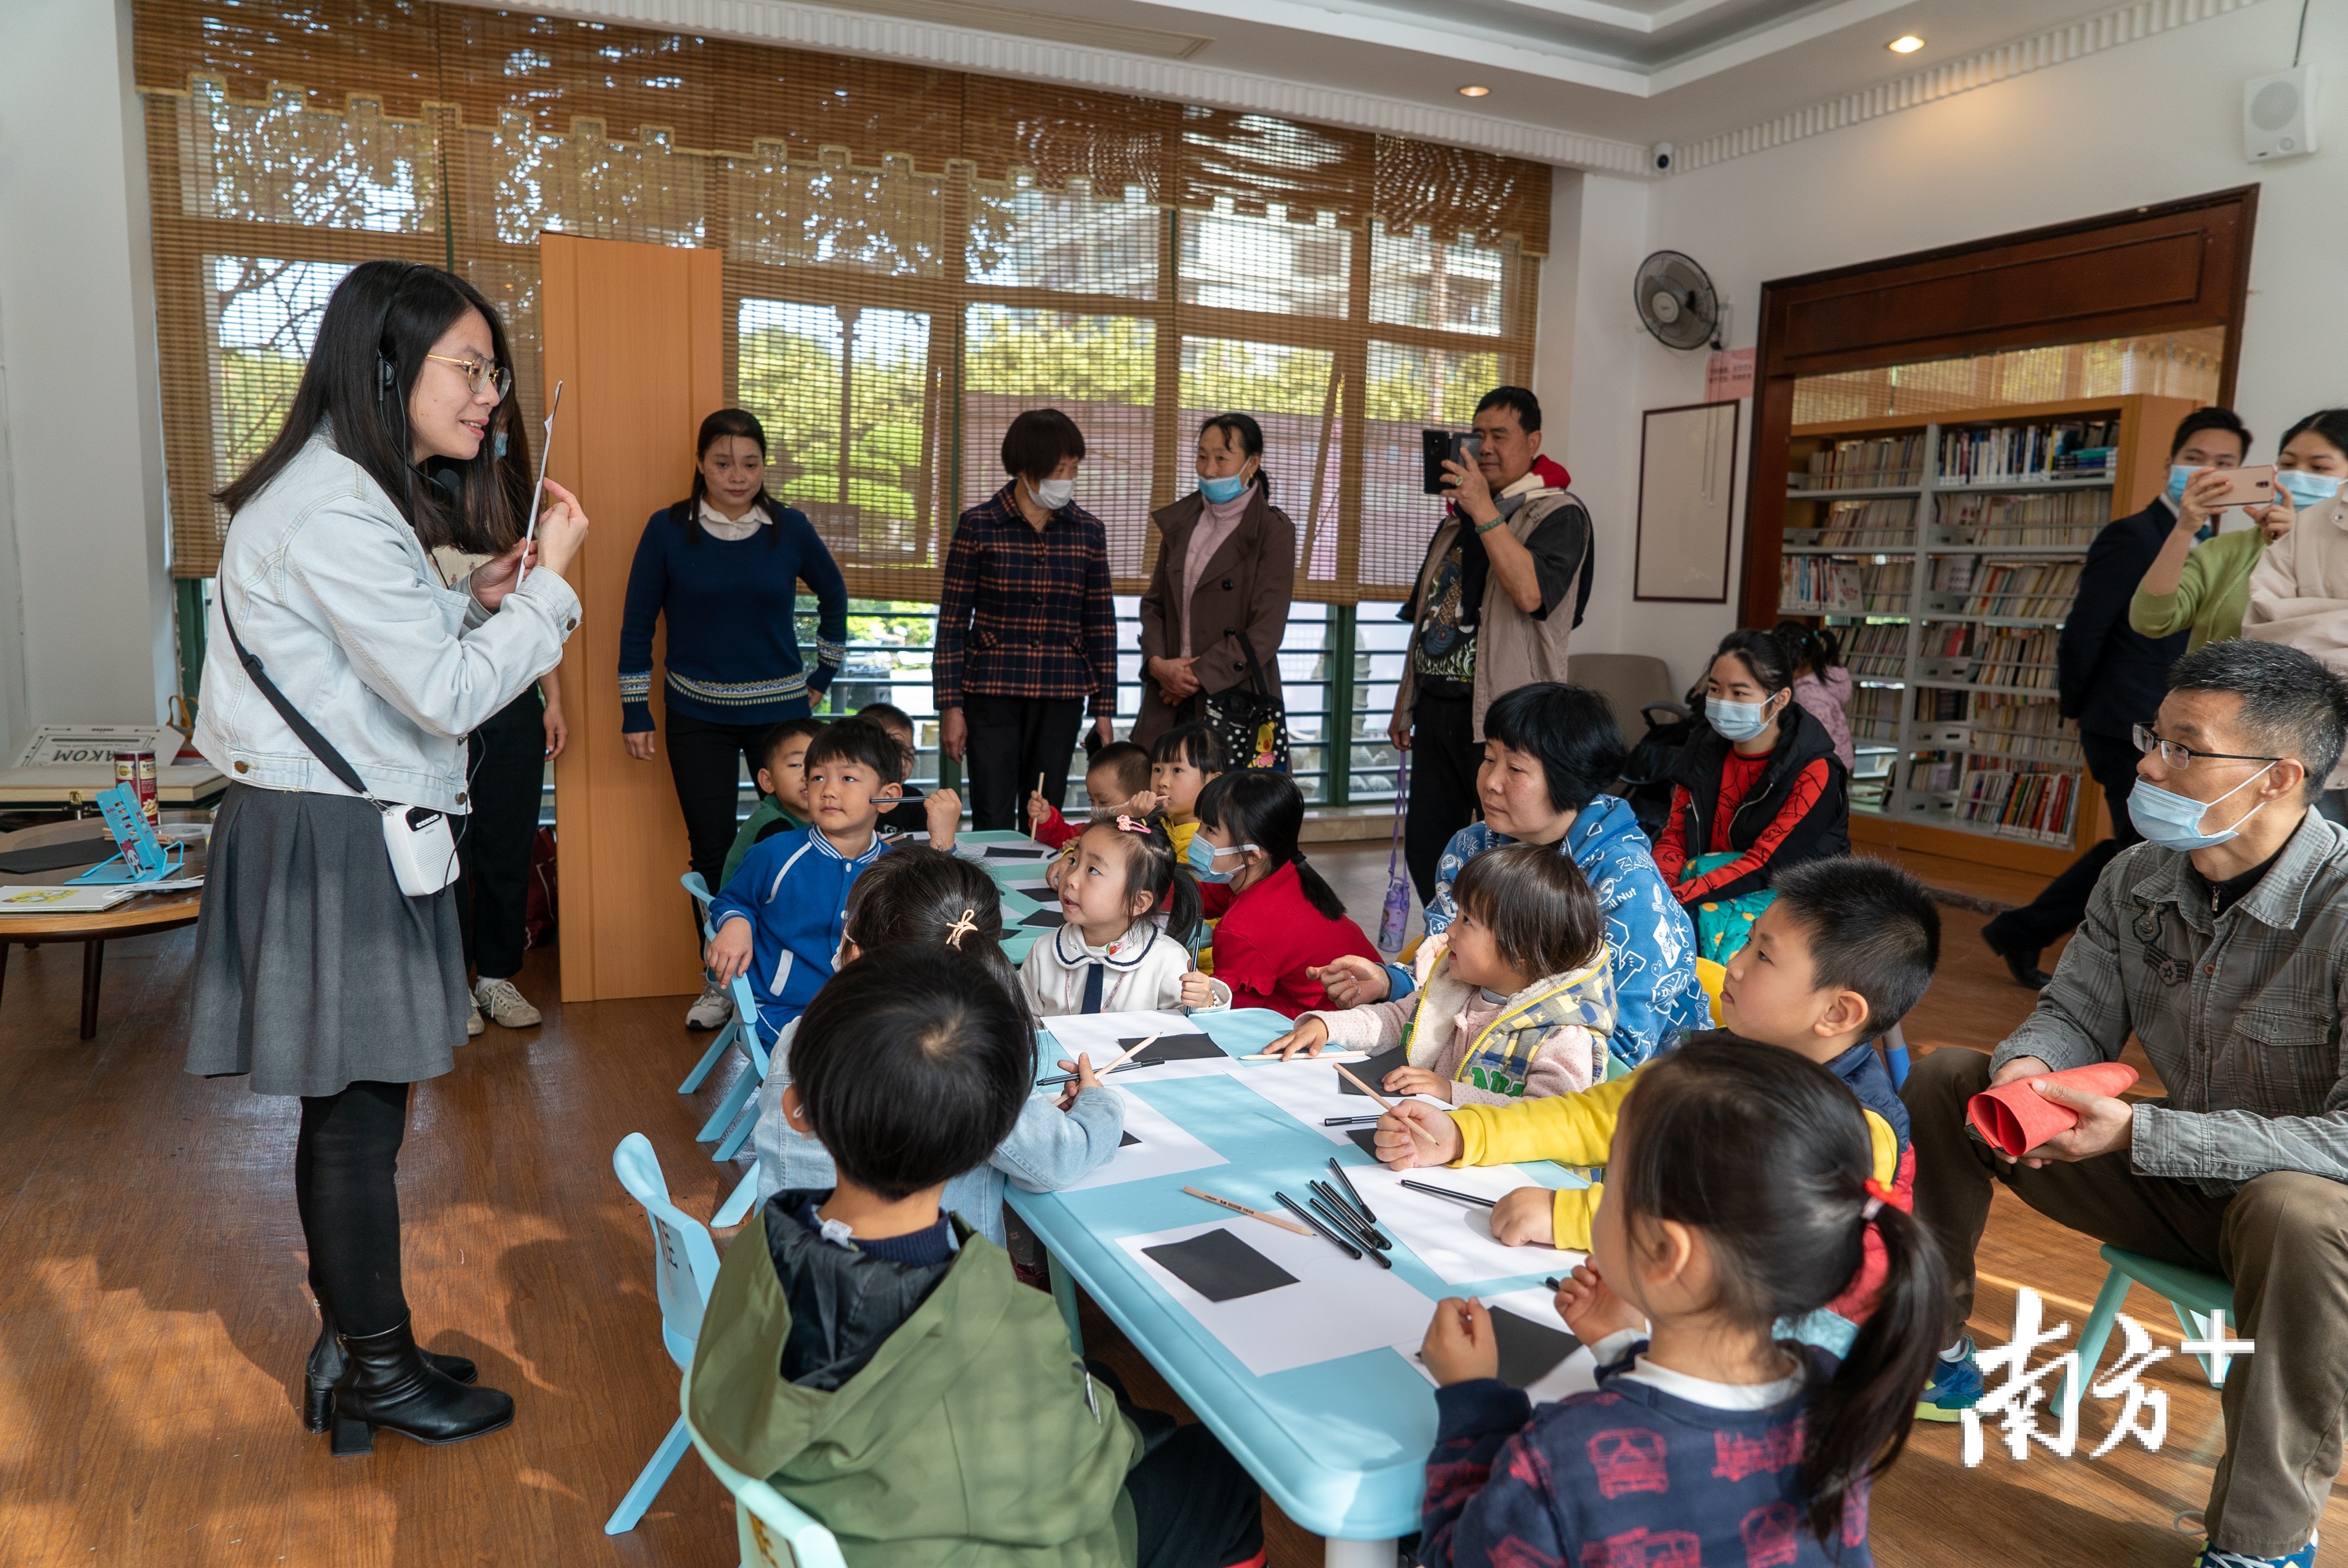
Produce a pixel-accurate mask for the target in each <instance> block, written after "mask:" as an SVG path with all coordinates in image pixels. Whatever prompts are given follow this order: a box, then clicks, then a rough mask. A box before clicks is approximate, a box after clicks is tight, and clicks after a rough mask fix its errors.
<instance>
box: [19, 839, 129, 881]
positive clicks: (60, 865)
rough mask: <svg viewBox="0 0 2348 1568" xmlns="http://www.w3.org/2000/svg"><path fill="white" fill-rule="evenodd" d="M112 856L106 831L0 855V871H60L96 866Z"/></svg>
mask: <svg viewBox="0 0 2348 1568" xmlns="http://www.w3.org/2000/svg"><path fill="white" fill-rule="evenodd" d="M113 857H114V840H113V839H111V838H109V837H108V836H107V835H105V834H102V833H101V834H99V835H97V836H96V837H93V838H68V839H67V840H66V841H65V842H63V843H62V844H36V845H29V846H28V847H26V848H24V849H12V850H10V851H8V852H7V853H6V854H5V855H0V871H5V872H6V873H7V874H8V875H9V876H32V875H33V874H34V873H36V872H40V871H62V870H64V869H65V868H66V867H67V866H95V865H97V864H98V862H99V861H101V860H110V859H112V858H113Z"/></svg>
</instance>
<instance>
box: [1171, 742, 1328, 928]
mask: <svg viewBox="0 0 2348 1568" xmlns="http://www.w3.org/2000/svg"><path fill="white" fill-rule="evenodd" d="M1198 815H1199V825H1200V826H1201V827H1211V828H1215V829H1217V830H1218V831H1220V832H1223V833H1228V834H1230V835H1231V840H1232V842H1233V843H1235V844H1252V845H1255V846H1256V847H1257V848H1258V849H1261V850H1262V851H1263V853H1264V856H1265V857H1266V858H1267V859H1268V860H1269V861H1270V863H1271V869H1272V870H1274V871H1277V870H1279V869H1280V868H1281V867H1282V866H1295V867H1296V883H1297V886H1299V887H1301V888H1303V891H1304V901H1305V902H1306V903H1308V904H1310V905H1312V906H1313V907H1314V908H1315V909H1318V910H1320V911H1321V913H1322V914H1323V915H1324V916H1326V917H1329V918H1330V919H1332V920H1342V919H1344V917H1345V901H1344V899H1342V898H1340V897H1337V894H1336V890H1335V889H1334V888H1332V887H1331V886H1329V884H1328V883H1326V882H1324V881H1323V880H1322V879H1321V874H1320V873H1319V872H1318V871H1315V870H1313V867H1311V866H1307V865H1306V864H1305V863H1304V851H1303V849H1302V848H1301V847H1299V846H1298V845H1297V842H1296V836H1297V835H1298V834H1300V833H1302V832H1303V830H1304V797H1303V795H1301V794H1297V793H1296V781H1295V780H1293V779H1292V778H1290V777H1289V776H1288V775H1287V774H1282V773H1274V772H1273V771H1272V769H1270V768H1241V769H1239V770H1238V771H1237V772H1234V773H1228V774H1220V775H1219V776H1218V777H1217V778H1216V779H1215V781H1214V782H1213V783H1212V784H1209V785H1208V786H1207V787H1206V788H1205V789H1202V790H1200V792H1199V806H1198Z"/></svg>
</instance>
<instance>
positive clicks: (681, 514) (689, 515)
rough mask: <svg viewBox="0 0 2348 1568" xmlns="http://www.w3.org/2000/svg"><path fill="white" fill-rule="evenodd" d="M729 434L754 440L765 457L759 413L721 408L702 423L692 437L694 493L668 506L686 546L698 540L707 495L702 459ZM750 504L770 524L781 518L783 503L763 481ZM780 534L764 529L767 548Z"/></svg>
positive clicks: (779, 530)
mask: <svg viewBox="0 0 2348 1568" xmlns="http://www.w3.org/2000/svg"><path fill="white" fill-rule="evenodd" d="M726 436H743V437H745V438H746V439H747V440H751V441H755V442H757V444H758V456H760V457H761V458H764V457H765V456H767V427H766V426H765V425H761V424H759V423H758V416H757V415H755V414H753V413H751V412H750V411H749V410H748V409H747V408H721V409H719V410H718V411H717V412H716V413H715V414H713V415H710V416H709V417H708V418H706V419H705V420H703V421H702V422H701V434H700V435H699V436H695V438H694V443H693V493H692V494H691V495H689V496H687V497H685V499H684V500H682V501H679V502H678V503H677V504H676V505H675V506H674V507H670V508H669V512H668V515H669V516H670V518H673V519H675V522H676V525H677V526H678V527H679V528H683V529H684V530H685V543H686V544H688V545H697V544H699V543H700V542H701V533H702V528H701V503H702V502H703V501H704V500H705V499H707V498H708V496H709V481H708V480H707V479H705V478H703V477H702V475H701V460H702V459H703V458H704V457H706V456H709V449H710V448H711V447H712V446H716V445H717V443H718V442H720V441H722V440H724V439H725V438H726ZM750 504H751V505H752V506H754V507H757V508H758V509H759V510H760V511H762V512H764V513H766V514H767V522H768V523H769V524H776V523H780V522H781V521H782V520H783V504H782V503H781V502H780V501H778V500H777V499H775V497H772V496H770V495H768V494H767V487H766V484H765V482H764V481H763V480H762V481H761V482H760V483H759V486H758V493H757V495H756V496H753V497H751V498H750ZM782 537H783V530H782V529H781V528H774V527H769V528H767V548H770V549H771V548H774V544H775V541H776V540H777V539H779V538H782Z"/></svg>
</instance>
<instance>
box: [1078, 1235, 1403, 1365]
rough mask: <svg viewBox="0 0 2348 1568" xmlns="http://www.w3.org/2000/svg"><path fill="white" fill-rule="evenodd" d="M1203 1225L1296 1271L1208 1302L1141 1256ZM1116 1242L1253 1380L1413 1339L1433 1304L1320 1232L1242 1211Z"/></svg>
mask: <svg viewBox="0 0 2348 1568" xmlns="http://www.w3.org/2000/svg"><path fill="white" fill-rule="evenodd" d="M1211 1230H1228V1231H1230V1232H1231V1234H1232V1235H1236V1236H1238V1237H1239V1238H1240V1239H1241V1240H1242V1241H1244V1242H1246V1243H1247V1244H1248V1245H1250V1246H1251V1247H1253V1248H1255V1250H1256V1251H1258V1252H1260V1253H1262V1255H1264V1256H1266V1257H1268V1258H1270V1259H1272V1262H1274V1263H1276V1264H1278V1265H1280V1266H1281V1267H1282V1268H1284V1269H1286V1270H1287V1271H1288V1272H1289V1273H1290V1274H1292V1275H1294V1276H1296V1283H1295V1284H1293V1285H1283V1286H1281V1287H1280V1288H1279V1289H1277V1290H1266V1291H1262V1292H1260V1293H1259V1294H1257V1295H1254V1296H1240V1297H1239V1298H1238V1299H1236V1300H1232V1301H1222V1302H1215V1301H1209V1300H1208V1299H1207V1298H1206V1297H1205V1296H1201V1295H1200V1294H1199V1293H1198V1292H1197V1291H1195V1290H1192V1289H1191V1288H1190V1287H1189V1286H1187V1285H1185V1284H1183V1283H1182V1282H1181V1281H1180V1280H1179V1279H1177V1278H1175V1277H1174V1276H1173V1275H1172V1274H1171V1273H1169V1272H1168V1271H1167V1270H1166V1269H1164V1268H1161V1267H1159V1266H1158V1265H1157V1264H1156V1263H1154V1262H1152V1261H1151V1260H1150V1259H1148V1258H1147V1257H1145V1256H1143V1255H1142V1252H1141V1249H1142V1248H1144V1247H1148V1246H1159V1245H1164V1244H1166V1243H1168V1242H1178V1241H1188V1240H1189V1239H1190V1238H1191V1237H1192V1236H1195V1235H1203V1234H1205V1233H1206V1232H1208V1231H1211ZM1117 1245H1119V1246H1121V1247H1123V1248H1124V1249H1125V1250H1126V1252H1127V1253H1128V1255H1131V1256H1132V1258H1133V1260H1134V1262H1135V1263H1136V1264H1138V1265H1139V1266H1140V1267H1141V1270H1142V1272H1143V1273H1145V1274H1147V1275H1148V1276H1149V1278H1150V1280H1151V1282H1152V1283H1153V1284H1155V1285H1156V1286H1158V1287H1159V1289H1161V1290H1163V1291H1165V1292H1166V1294H1167V1295H1169V1296H1172V1297H1173V1298H1174V1300H1175V1302H1176V1303H1177V1304H1178V1305H1179V1306H1180V1307H1181V1308H1182V1309H1183V1310H1184V1311H1185V1312H1188V1313H1189V1315H1190V1316H1191V1317H1195V1318H1197V1319H1198V1320H1199V1322H1200V1325H1202V1326H1203V1327H1205V1328H1206V1330H1207V1331H1208V1332H1209V1333H1210V1334H1212V1335H1213V1336H1214V1337H1216V1338H1217V1339H1219V1340H1220V1341H1221V1342H1222V1346H1223V1348H1225V1349H1226V1350H1229V1351H1230V1352H1231V1354H1232V1355H1234V1356H1236V1357H1238V1358H1239V1359H1240V1363H1241V1365H1242V1366H1244V1367H1245V1368H1247V1369H1248V1370H1249V1371H1251V1372H1252V1373H1254V1374H1255V1375H1256V1376H1257V1377H1259V1378H1262V1377H1269V1376H1270V1375H1271V1374H1272V1373H1274V1372H1285V1371H1288V1370H1290V1369H1291V1368H1296V1367H1310V1366H1313V1364H1314V1363H1316V1362H1321V1361H1334V1360H1336V1359H1337V1358H1340V1357H1344V1356H1355V1355H1359V1354H1360V1353H1361V1352H1363V1351H1365V1350H1375V1349H1377V1348H1379V1347H1381V1346H1386V1345H1399V1344H1402V1343H1404V1342H1405V1341H1406V1340H1407V1341H1408V1342H1409V1343H1410V1344H1412V1345H1416V1344H1417V1343H1418V1341H1419V1340H1420V1339H1421V1338H1422V1337H1425V1335H1426V1324H1427V1319H1428V1318H1429V1317H1432V1316H1433V1315H1434V1312H1435V1304H1434V1303H1433V1302H1432V1301H1429V1300H1428V1299H1427V1298H1426V1296H1421V1295H1420V1294H1419V1293H1418V1292H1417V1291H1416V1290H1415V1289H1413V1288H1412V1287H1411V1286H1409V1285H1408V1284H1406V1282H1405V1281H1403V1280H1401V1279H1399V1278H1396V1277H1395V1276H1394V1275H1393V1274H1391V1273H1389V1272H1388V1271H1387V1270H1385V1269H1383V1268H1380V1267H1379V1266H1377V1265H1375V1264H1374V1263H1371V1262H1370V1261H1369V1260H1368V1259H1366V1258H1365V1259H1362V1260H1361V1261H1359V1262H1356V1261H1355V1260H1354V1259H1353V1258H1349V1257H1347V1256H1346V1255H1344V1253H1342V1252H1339V1251H1338V1250H1337V1249H1336V1248H1335V1247H1334V1246H1331V1245H1329V1244H1328V1243H1327V1242H1326V1241H1323V1239H1322V1238H1321V1237H1320V1236H1318V1235H1292V1234H1291V1233H1290V1232H1287V1231H1284V1230H1281V1229H1279V1228H1277V1227H1276V1226H1272V1225H1261V1224H1259V1223H1257V1222H1256V1221H1254V1220H1251V1219H1248V1218H1247V1217H1246V1216H1244V1215H1241V1214H1232V1215H1231V1216H1230V1217H1229V1221H1228V1223H1227V1222H1226V1221H1223V1220H1210V1221H1208V1222H1207V1223H1206V1224H1204V1225H1184V1226H1182V1227H1180V1228H1179V1229H1178V1230H1168V1231H1157V1232H1153V1233H1152V1234H1150V1235H1128V1236H1119V1237H1118V1238H1117Z"/></svg>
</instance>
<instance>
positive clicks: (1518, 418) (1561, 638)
mask: <svg viewBox="0 0 2348 1568" xmlns="http://www.w3.org/2000/svg"><path fill="white" fill-rule="evenodd" d="M1457 446H1459V447H1460V448H1463V449H1462V450H1460V451H1459V452H1458V455H1457V457H1447V458H1446V459H1445V461H1444V462H1443V464H1442V471H1443V477H1444V479H1445V482H1446V490H1445V493H1446V495H1447V497H1449V502H1450V504H1449V505H1448V506H1447V507H1446V508H1445V511H1444V516H1443V521H1442V522H1441V524H1440V525H1439V526H1437V528H1436V530H1435V537H1434V538H1432V539H1431V540H1429V541H1428V544H1427V550H1426V561H1425V562H1424V563H1423V564H1422V565H1421V566H1420V568H1419V572H1418V581H1417V586H1416V589H1414V590H1413V592H1412V594H1411V597H1410V599H1409V600H1407V601H1406V603H1405V604H1404V605H1403V607H1402V610H1401V613H1400V615H1399V617H1398V619H1401V620H1407V621H1409V622H1410V623H1411V638H1410V647H1409V650H1408V652H1407V654H1406V657H1405V658H1404V660H1403V675H1402V681H1401V682H1400V684H1399V685H1397V686H1396V688H1395V711H1394V719H1393V721H1392V723H1389V724H1388V725H1387V726H1386V733H1387V735H1388V736H1389V737H1390V738H1391V739H1392V740H1393V742H1394V743H1395V745H1396V746H1397V747H1399V748H1401V749H1403V750H1406V751H1408V752H1410V753H1412V758H1411V764H1412V765H1411V771H1410V811H1409V817H1408V820H1407V822H1406V824H1405V826H1404V829H1403V857H1404V859H1405V860H1406V861H1407V862H1408V864H1409V866H1410V876H1411V881H1412V882H1413V884H1415V885H1416V887H1417V889H1418V896H1419V900H1420V902H1422V903H1424V902H1425V901H1426V899H1428V898H1430V897H1433V896H1434V891H1435V874H1436V863H1437V861H1438V860H1439V859H1440V858H1441V857H1442V855H1443V846H1444V845H1446V844H1447V843H1449V842H1450V839H1451V835H1453V834H1454V833H1457V831H1458V830H1459V829H1461V828H1463V827H1465V826H1467V825H1468V823H1469V822H1471V821H1473V820H1474V818H1475V815H1476V791H1477V778H1476V774H1477V769H1478V766H1479V765H1480V764H1481V763H1482V762H1483V754H1484V710H1485V709H1487V708H1488V707H1490V706H1491V704H1492V702H1493V701H1494V700H1495V699H1497V698H1498V697H1500V696H1501V695H1503V694H1504V693H1506V692H1512V691H1514V690H1516V689H1517V688H1518V687H1519V686H1523V685H1528V684H1529V683H1531V682H1536V681H1563V680H1564V679H1565V651H1566V641H1567V639H1568V638H1569V637H1570V635H1571V633H1572V631H1573V629H1574V627H1575V626H1576V625H1577V624H1579V623H1580V621H1581V611H1582V608H1583V606H1584V605H1585V604H1587V603H1588V601H1589V598H1590V579H1591V524H1590V514H1589V512H1588V511H1586V510H1585V509H1584V508H1583V507H1582V505H1581V501H1580V499H1579V498H1577V497H1575V496H1574V495H1573V494H1572V493H1571V492H1570V491H1569V490H1567V489H1566V488H1565V486H1566V484H1567V482H1568V476H1567V474H1566V472H1565V470H1564V469H1562V468H1560V467H1559V466H1557V465H1556V464H1555V463H1552V462H1550V461H1549V460H1548V459H1547V458H1545V457H1543V456H1541V455H1540V447H1541V415H1540V401H1539V400H1538V399H1536V398H1535V397H1534V396H1533V395H1532V394H1531V393H1530V392H1528V391H1526V390H1525V389H1524V388H1523V387H1520V386H1498V387H1494V388H1493V389H1492V390H1491V391H1490V392H1488V393H1486V394H1485V395H1484V397H1483V400H1482V401H1481V402H1479V403H1478V404H1477V405H1476V420H1475V428H1474V432H1473V434H1472V435H1471V436H1468V438H1467V439H1466V440H1465V441H1462V442H1458V443H1457ZM1463 459H1464V460H1463ZM1569 597H1570V600H1571V602H1570V603H1568V602H1567V600H1568V599H1569Z"/></svg>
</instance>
